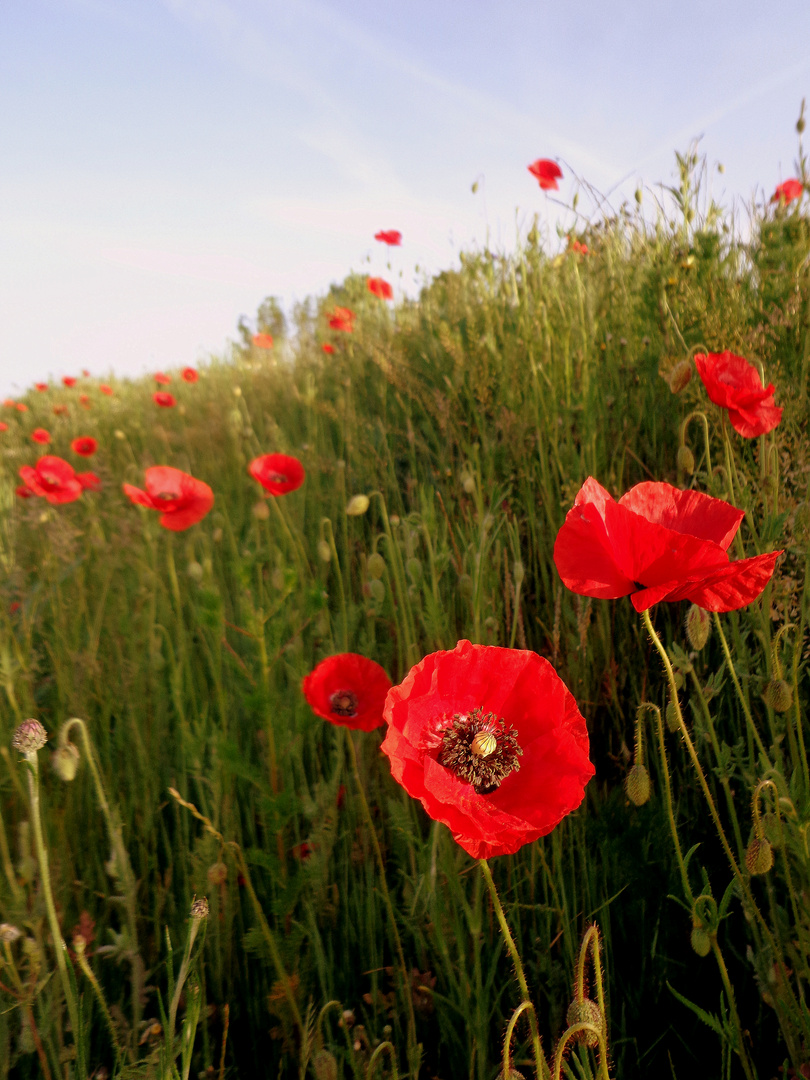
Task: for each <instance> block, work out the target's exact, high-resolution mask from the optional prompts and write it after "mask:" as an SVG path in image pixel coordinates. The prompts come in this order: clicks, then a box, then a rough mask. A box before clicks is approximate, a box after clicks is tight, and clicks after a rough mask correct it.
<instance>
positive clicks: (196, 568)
mask: <svg viewBox="0 0 810 1080" xmlns="http://www.w3.org/2000/svg"><path fill="white" fill-rule="evenodd" d="M186 573H187V574H188V576H189V577H190V578H191V580H192V581H202V579H203V568H202V565H201V564H200V563H198V562H197V560H196V559H192V560H191V562H190V563H189V564H188V566H187V567H186Z"/></svg>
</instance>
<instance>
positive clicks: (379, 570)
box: [366, 551, 385, 581]
mask: <svg viewBox="0 0 810 1080" xmlns="http://www.w3.org/2000/svg"><path fill="white" fill-rule="evenodd" d="M366 569H367V570H368V576H369V577H370V578H373V579H374V580H375V581H378V580H379V579H380V578H381V577H382V576H383V574H384V573H385V559H384V558H383V557H382V555H380V553H379V551H374V552H372V553H371V555H369V557H368V558H367V559H366Z"/></svg>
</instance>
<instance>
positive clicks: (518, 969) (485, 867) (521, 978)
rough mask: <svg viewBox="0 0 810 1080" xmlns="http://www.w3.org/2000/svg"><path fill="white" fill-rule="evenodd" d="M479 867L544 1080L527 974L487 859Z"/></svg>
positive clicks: (545, 1071) (545, 1072)
mask: <svg viewBox="0 0 810 1080" xmlns="http://www.w3.org/2000/svg"><path fill="white" fill-rule="evenodd" d="M478 865H479V866H480V867H481V873H482V874H483V875H484V881H485V882H486V883H487V888H488V889H489V895H490V897H491V898H492V906H493V908H494V909H495V916H496V918H497V920H498V923H499V925H500V928H501V933H502V934H503V936H504V940H505V941H506V947H507V949H508V950H509V955H510V956H511V957H512V963H513V964H514V965H515V974H516V975H517V981H518V985H519V986H520V995H521V998H522V999H523V1002H524V1003H525V1004H526V1005H527V1006H528V1011H529V1024H530V1025H531V1030H532V1050H533V1052H534V1066H535V1070H536V1074H537V1076H538V1077H543V1078H544V1080H545V1078H547V1077H548V1076H549V1069H548V1063H547V1062H546V1059H545V1056H544V1054H543V1048H542V1046H541V1044H540V1032H539V1031H538V1029H537V1014H536V1012H535V1010H534V1005H533V1004H532V999H531V997H530V996H529V986H528V983H527V982H526V973H525V971H524V970H523V961H522V960H521V959H520V953H519V952H518V950H517V945H515V939H514V938H513V937H512V931H511V930H510V929H509V923H508V922H507V921H506V915H505V913H504V910H503V905H502V904H501V898H500V896H498V890H497V889H496V888H495V882H494V881H493V880H492V871H491V870H490V868H489V863H488V862H487V860H486V859H479V860H478Z"/></svg>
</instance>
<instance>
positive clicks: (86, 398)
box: [79, 394, 90, 409]
mask: <svg viewBox="0 0 810 1080" xmlns="http://www.w3.org/2000/svg"><path fill="white" fill-rule="evenodd" d="M79 404H80V405H82V406H84V408H85V409H89V408H90V395H89V394H79Z"/></svg>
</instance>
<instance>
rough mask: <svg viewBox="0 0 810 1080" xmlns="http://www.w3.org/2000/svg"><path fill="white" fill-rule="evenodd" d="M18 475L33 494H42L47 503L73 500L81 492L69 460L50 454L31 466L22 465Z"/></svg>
mask: <svg viewBox="0 0 810 1080" xmlns="http://www.w3.org/2000/svg"><path fill="white" fill-rule="evenodd" d="M20 476H21V477H22V479H23V481H24V482H25V485H26V487H28V488H30V490H31V491H32V492H33V494H34V495H42V496H43V498H45V499H47V500H48V502H49V503H55V504H57V503H69V502H74V501H75V500H76V499H78V498H79V496H80V495H81V493H82V485H81V484H80V483H79V481H78V480H77V479H76V474H75V472H74V471H73V466H72V465H71V464H70V462H69V461H64V460H63V459H62V458H60V457H54V456H53V455H51V454H46V455H45V457H41V458H40V459H39V461H38V462H37V463H36V465H35V466H33V467H32V466H31V465H23V466H22V468H21V469H20Z"/></svg>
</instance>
